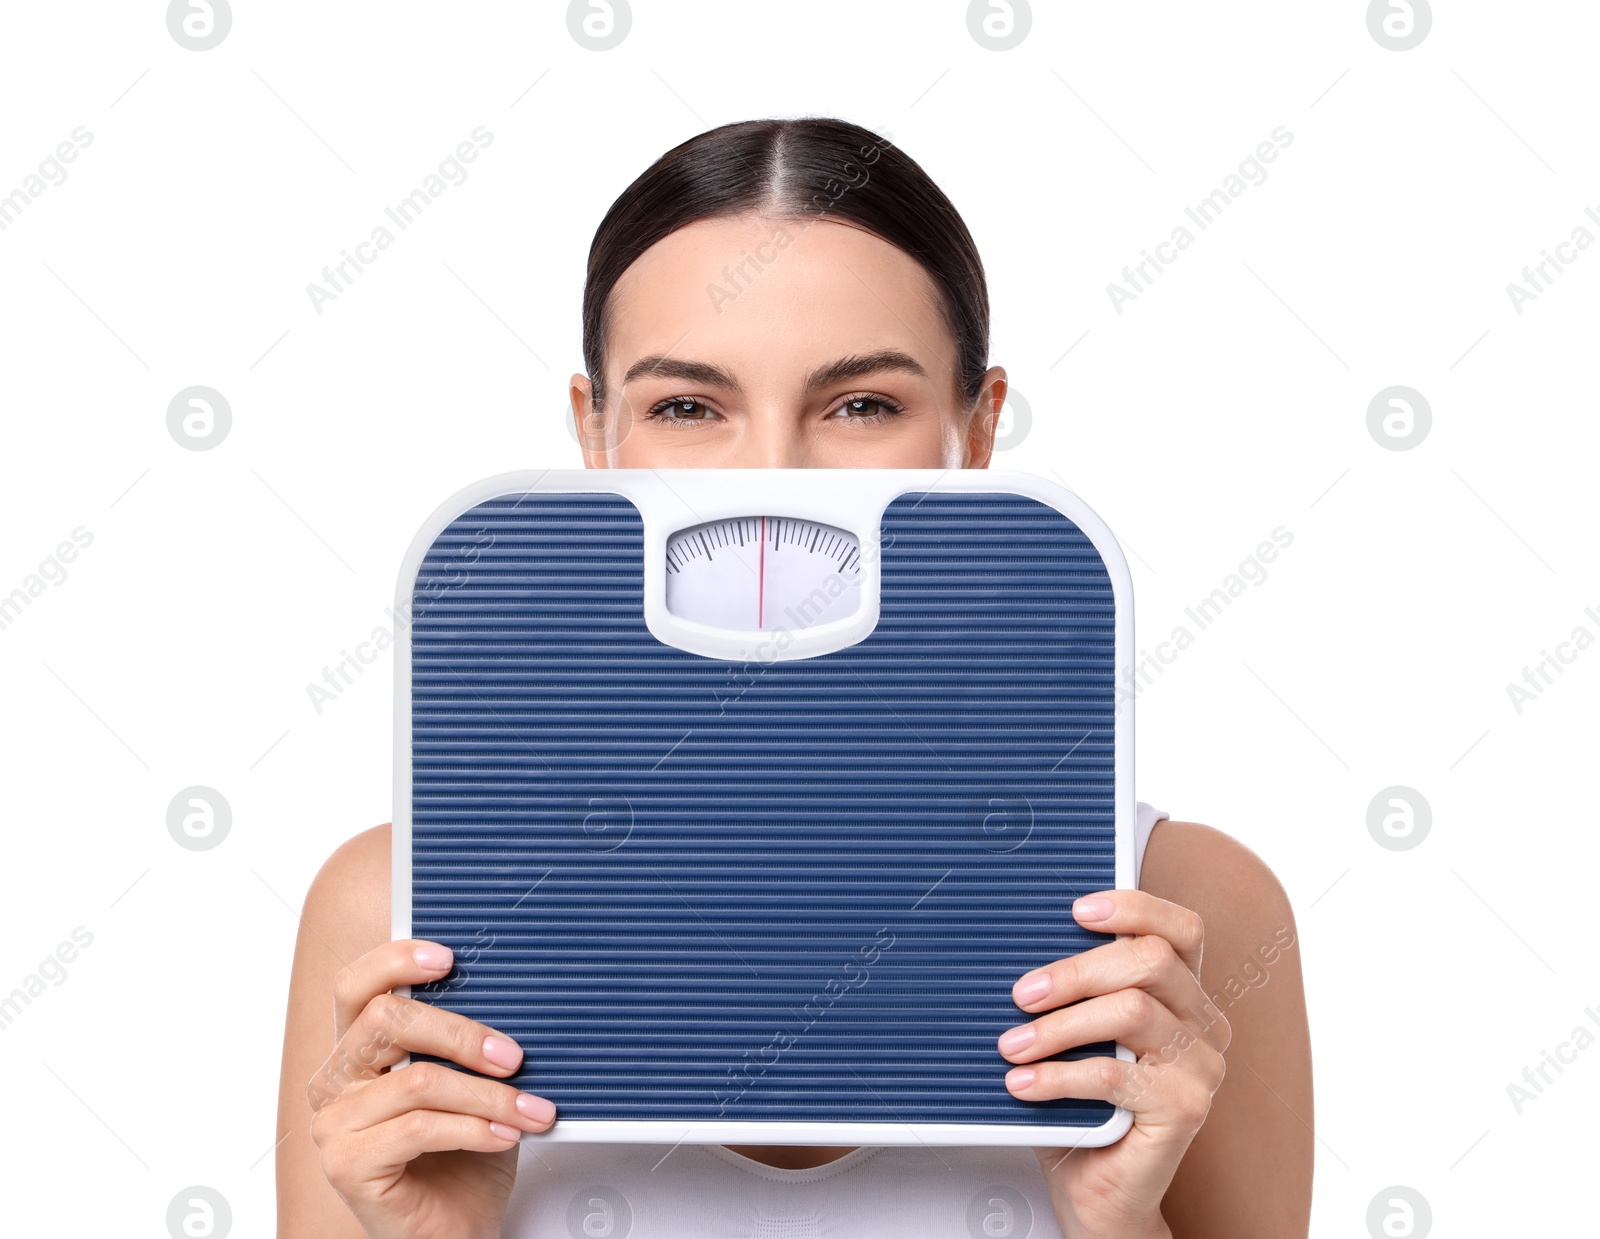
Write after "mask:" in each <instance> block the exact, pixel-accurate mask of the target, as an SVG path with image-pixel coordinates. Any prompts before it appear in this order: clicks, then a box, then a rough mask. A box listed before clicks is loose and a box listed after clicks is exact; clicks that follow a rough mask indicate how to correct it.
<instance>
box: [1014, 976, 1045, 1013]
mask: <svg viewBox="0 0 1600 1239" xmlns="http://www.w3.org/2000/svg"><path fill="white" fill-rule="evenodd" d="M1049 992H1050V974H1049V973H1048V972H1045V971H1044V970H1043V969H1035V970H1034V971H1033V972H1030V973H1027V974H1026V975H1025V976H1024V977H1023V978H1022V979H1021V980H1020V981H1018V982H1017V986H1016V989H1015V990H1014V991H1013V993H1012V997H1013V998H1015V999H1016V1001H1017V1003H1018V1005H1019V1006H1020V1005H1023V1004H1026V1003H1030V1002H1038V1001H1039V999H1041V998H1043V997H1044V996H1045V995H1046V994H1048V993H1049Z"/></svg>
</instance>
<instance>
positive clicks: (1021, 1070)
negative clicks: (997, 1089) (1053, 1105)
mask: <svg viewBox="0 0 1600 1239" xmlns="http://www.w3.org/2000/svg"><path fill="white" fill-rule="evenodd" d="M1037 1074H1038V1072H1036V1071H1034V1069H1033V1068H1032V1067H1018V1068H1017V1069H1016V1070H1015V1071H1008V1072H1006V1087H1007V1088H1009V1089H1012V1090H1016V1089H1022V1088H1027V1087H1028V1085H1030V1084H1032V1083H1033V1077H1034V1076H1036V1075H1037Z"/></svg>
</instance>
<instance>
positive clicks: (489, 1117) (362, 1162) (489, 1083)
mask: <svg viewBox="0 0 1600 1239" xmlns="http://www.w3.org/2000/svg"><path fill="white" fill-rule="evenodd" d="M389 836H390V829H389V827H388V826H387V825H385V826H379V827H376V828H374V829H372V830H369V831H365V832H364V833H362V834H360V835H357V836H356V837H355V838H354V839H352V840H350V841H349V842H348V843H346V844H345V845H344V846H343V847H341V848H339V850H338V851H336V852H335V853H334V854H333V855H332V856H331V857H329V858H328V861H327V863H325V864H324V865H323V867H322V869H321V871H320V872H319V873H318V874H317V877H316V880H315V881H313V882H312V884H311V890H310V891H309V892H308V893H307V895H306V904H305V911H304V913H303V915H302V916H301V918H300V935H299V938H298V940H297V942H296V945H295V962H294V972H293V975H292V977H291V980H290V986H289V1015H288V1021H287V1025H286V1027H285V1030H284V1049H283V1074H282V1077H281V1080H280V1082H279V1093H278V1133H279V1135H280V1137H281V1143H280V1144H279V1146H278V1152H277V1158H278V1234H280V1235H284V1236H295V1239H299V1237H300V1236H303V1235H315V1236H317V1237H318V1239H421V1237H423V1236H426V1237H427V1239H498V1236H499V1234H500V1224H501V1220H502V1219H503V1217H504V1215H505V1209H506V1204H507V1201H508V1199H509V1197H510V1194H511V1188H512V1185H513V1183H514V1181H515V1178H516V1171H517V1149H518V1144H519V1142H520V1139H521V1136H522V1134H523V1133H525V1132H542V1131H546V1130H548V1129H549V1127H550V1125H551V1124H552V1123H553V1122H554V1120H555V1107H554V1106H553V1105H551V1104H550V1102H549V1101H548V1100H546V1099H544V1098H540V1097H535V1096H533V1095H531V1094H527V1093H520V1092H518V1090H517V1089H515V1088H514V1087H512V1086H511V1085H510V1084H506V1083H503V1082H501V1081H498V1080H493V1079H487V1078H483V1076H482V1075H479V1076H474V1075H469V1074H467V1073H466V1072H461V1071H456V1070H454V1069H452V1068H450V1067H446V1066H443V1065H442V1064H440V1063H432V1062H413V1063H412V1064H411V1065H410V1066H409V1067H406V1068H405V1069H404V1070H402V1071H393V1070H391V1068H392V1067H393V1066H394V1065H395V1064H397V1063H398V1062H399V1061H400V1059H401V1058H403V1057H405V1055H406V1054H408V1053H422V1054H427V1055H431V1056H434V1057H437V1058H440V1059H443V1060H446V1061H449V1062H453V1063H459V1064H460V1065H462V1066H464V1067H468V1068H471V1069H472V1071H474V1072H480V1073H484V1075H488V1076H505V1075H512V1074H515V1072H516V1070H517V1069H518V1068H519V1067H520V1066H521V1064H522V1049H521V1047H520V1046H518V1045H517V1044H516V1042H515V1041H514V1040H512V1039H511V1038H509V1037H507V1036H505V1035H504V1034H503V1033H499V1032H497V1031H496V1030H495V1029H493V1028H490V1027H488V1026H487V1025H484V1024H480V1023H478V1022H477V1021H476V1020H471V1019H468V1018H467V1017H465V1016H463V1015H459V1014H456V1013H455V1012H452V1011H447V1010H445V1009H443V1008H442V1007H438V1006H435V1005H433V1004H431V1003H427V1002H419V1001H417V1000H415V999H412V998H402V997H400V996H398V995H396V994H394V993H393V992H392V991H393V990H394V989H395V988H396V987H398V986H401V985H418V984H421V983H423V982H427V981H437V980H439V979H440V978H442V977H445V976H447V975H449V973H450V970H451V968H452V967H453V965H454V959H453V956H452V955H451V952H450V950H449V948H447V947H444V946H442V945H441V944H439V943H432V942H425V941H419V940H416V939H403V940H400V941H394V942H391V941H389Z"/></svg>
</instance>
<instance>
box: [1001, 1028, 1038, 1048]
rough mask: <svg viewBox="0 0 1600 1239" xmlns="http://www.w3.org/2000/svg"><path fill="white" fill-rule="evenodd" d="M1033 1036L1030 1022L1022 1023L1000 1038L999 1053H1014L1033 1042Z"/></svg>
mask: <svg viewBox="0 0 1600 1239" xmlns="http://www.w3.org/2000/svg"><path fill="white" fill-rule="evenodd" d="M1034 1036H1035V1033H1034V1030H1033V1025H1032V1024H1023V1025H1022V1026H1021V1027H1020V1028H1013V1029H1012V1030H1011V1031H1010V1032H1008V1033H1007V1034H1006V1035H1005V1036H1003V1037H1001V1038H1000V1053H1002V1054H1015V1053H1016V1052H1017V1051H1018V1050H1025V1049H1027V1048H1028V1047H1029V1046H1030V1045H1032V1044H1033V1039H1034Z"/></svg>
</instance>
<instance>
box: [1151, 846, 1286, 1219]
mask: <svg viewBox="0 0 1600 1239" xmlns="http://www.w3.org/2000/svg"><path fill="white" fill-rule="evenodd" d="M1139 877H1140V886H1141V888H1142V889H1144V890H1145V891H1147V892H1149V893H1150V894H1152V895H1155V896H1156V897H1157V898H1160V899H1165V900H1168V901H1169V902H1171V903H1175V904H1178V905H1180V906H1182V907H1185V908H1189V909H1191V910H1193V911H1194V912H1196V913H1198V914H1199V916H1200V920H1201V922H1202V924H1203V925H1204V927H1205V945H1204V949H1203V952H1202V955H1201V963H1200V982H1201V986H1202V988H1203V989H1204V990H1205V993H1206V995H1207V997H1209V998H1210V1000H1211V1003H1212V1005H1213V1007H1214V1008H1215V1010H1216V1011H1219V1012H1221V1013H1222V1014H1224V1015H1225V1016H1226V1017H1227V1020H1228V1025H1229V1028H1230V1031H1231V1039H1230V1041H1229V1043H1228V1048H1227V1051H1226V1053H1225V1058H1226V1061H1227V1064H1228V1071H1227V1078H1226V1079H1225V1080H1224V1081H1223V1083H1222V1087H1221V1088H1220V1089H1218V1090H1217V1092H1216V1094H1215V1095H1214V1096H1213V1097H1212V1101H1211V1112H1210V1114H1209V1115H1208V1116H1207V1118H1206V1121H1205V1125H1204V1126H1203V1127H1201V1129H1200V1131H1199V1132H1198V1133H1197V1134H1196V1136H1195V1138H1194V1140H1193V1142H1192V1143H1191V1144H1190V1146H1189V1149H1188V1152H1186V1153H1185V1154H1184V1157H1183V1162H1182V1163H1181V1164H1180V1165H1179V1167H1178V1172H1177V1174H1176V1175H1175V1176H1174V1177H1173V1180H1172V1185H1171V1187H1169V1188H1168V1190H1167V1194H1166V1198H1165V1199H1164V1200H1163V1201H1162V1202H1161V1211H1162V1216H1163V1217H1164V1218H1165V1219H1166V1222H1167V1225H1168V1226H1169V1227H1170V1228H1171V1230H1172V1233H1173V1234H1175V1235H1184V1236H1185V1237H1186V1239H1187V1237H1190V1236H1192V1237H1193V1239H1224V1237H1226V1239H1239V1236H1243V1235H1252V1236H1254V1235H1272V1236H1275V1237H1278V1239H1290V1237H1301V1236H1304V1235H1305V1234H1306V1233H1307V1230H1308V1227H1309V1225H1310V1213H1311V1175H1312V1162H1313V1137H1312V1131H1313V1128H1314V1124H1315V1122H1316V1118H1315V1107H1314V1098H1313V1091H1312V1073H1311V1034H1310V1029H1309V1026H1308V1021H1307V1016H1306V1004H1305V987H1304V981H1303V978H1302V975H1301V968H1300V964H1301V959H1300V944H1299V935H1298V931H1297V930H1296V927H1295V920H1294V910H1293V908H1292V907H1291V905H1290V902H1289V896H1288V895H1287V894H1286V893H1285V892H1284V889H1283V884H1282V883H1281V882H1280V881H1279V880H1278V876H1277V875H1276V874H1275V873H1273V872H1272V868H1271V866H1269V865H1268V864H1267V862H1266V861H1265V860H1263V859H1262V858H1261V857H1260V856H1258V855H1257V854H1256V853H1255V852H1254V851H1252V850H1251V849H1250V848H1248V847H1246V846H1245V845H1244V844H1243V843H1241V842H1239V840H1237V839H1235V838H1233V836H1231V835H1229V834H1227V833H1225V832H1223V831H1221V830H1218V829H1216V828H1215V827H1212V826H1205V825H1202V824H1201V823H1199V822H1172V821H1162V822H1159V823H1157V824H1156V826H1155V828H1154V830H1153V831H1152V832H1151V835H1150V841H1149V843H1148V844H1147V845H1146V849H1145V856H1144V863H1143V866H1142V868H1141V870H1140V874H1139Z"/></svg>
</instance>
